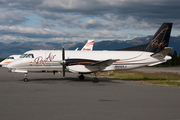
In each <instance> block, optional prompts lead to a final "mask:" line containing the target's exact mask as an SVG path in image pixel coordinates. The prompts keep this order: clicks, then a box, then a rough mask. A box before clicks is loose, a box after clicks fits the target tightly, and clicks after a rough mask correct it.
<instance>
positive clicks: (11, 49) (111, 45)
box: [0, 36, 180, 58]
mask: <svg viewBox="0 0 180 120" xmlns="http://www.w3.org/2000/svg"><path fill="white" fill-rule="evenodd" d="M151 37H152V36H147V37H142V38H139V37H137V38H134V39H132V40H126V41H124V40H104V41H100V42H97V41H95V43H94V47H93V50H117V49H123V48H127V47H133V46H137V45H142V44H146V43H148V41H149V40H150V39H151ZM86 42H87V41H84V42H79V43H77V42H76V43H74V42H63V43H51V42H47V43H41V42H28V43H21V42H12V43H9V44H5V43H2V42H0V58H5V57H8V56H9V55H12V54H23V53H24V52H26V51H28V50H40V49H42V50H53V49H54V48H55V49H56V50H60V49H62V46H64V47H65V49H66V50H75V49H76V48H79V50H81V48H82V47H83V46H84V45H85V43H86ZM179 45H180V36H177V37H171V38H170V42H169V46H170V47H173V50H176V51H177V53H179V54H180V47H179Z"/></svg>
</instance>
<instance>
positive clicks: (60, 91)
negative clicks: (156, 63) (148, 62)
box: [0, 68, 180, 120]
mask: <svg viewBox="0 0 180 120" xmlns="http://www.w3.org/2000/svg"><path fill="white" fill-rule="evenodd" d="M153 69H154V70H156V68H153ZM7 71H8V70H7V69H6V68H0V119H1V120H180V114H179V113H180V87H165V86H163V87H162V86H154V85H147V84H141V83H136V82H131V81H123V80H118V79H110V78H103V77H99V76H98V78H99V83H93V82H92V81H91V80H92V76H91V75H85V80H84V81H80V80H79V79H78V78H77V74H72V73H66V78H65V79H63V78H62V74H61V73H60V74H56V75H53V74H52V73H29V75H28V77H29V82H24V81H23V77H24V75H23V74H19V73H8V72H7Z"/></svg>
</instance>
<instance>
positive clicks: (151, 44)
mask: <svg viewBox="0 0 180 120" xmlns="http://www.w3.org/2000/svg"><path fill="white" fill-rule="evenodd" d="M168 29H170V28H165V29H163V30H162V31H161V32H160V33H159V34H158V35H157V36H156V37H155V38H154V39H153V40H151V42H150V44H149V45H148V46H147V47H146V49H145V50H147V49H148V48H149V47H150V46H151V47H154V46H155V47H156V48H157V47H159V46H161V45H162V47H164V46H166V45H167V43H166V40H163V42H161V43H159V42H158V39H157V38H158V37H159V36H160V35H161V34H162V33H164V31H165V30H168Z"/></svg>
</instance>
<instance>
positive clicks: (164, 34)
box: [145, 23, 172, 53]
mask: <svg viewBox="0 0 180 120" xmlns="http://www.w3.org/2000/svg"><path fill="white" fill-rule="evenodd" d="M171 28H172V23H163V24H162V25H161V27H160V28H159V29H158V30H157V32H156V33H155V34H154V36H153V37H152V38H151V40H150V41H149V43H148V45H147V47H146V49H145V51H148V52H155V53H156V52H159V51H161V50H163V49H164V47H168V43H169V38H170V34H171Z"/></svg>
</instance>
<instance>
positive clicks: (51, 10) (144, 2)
mask: <svg viewBox="0 0 180 120" xmlns="http://www.w3.org/2000/svg"><path fill="white" fill-rule="evenodd" d="M164 22H172V23H173V29H172V32H171V36H179V35H180V1H178V0H0V42H4V43H11V42H14V41H16V42H68V41H72V42H82V41H85V40H88V39H95V41H102V40H115V39H116V40H130V39H133V38H136V37H145V36H147V35H153V34H154V33H155V32H156V31H157V29H158V28H159V27H160V26H161V24H162V23H164Z"/></svg>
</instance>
